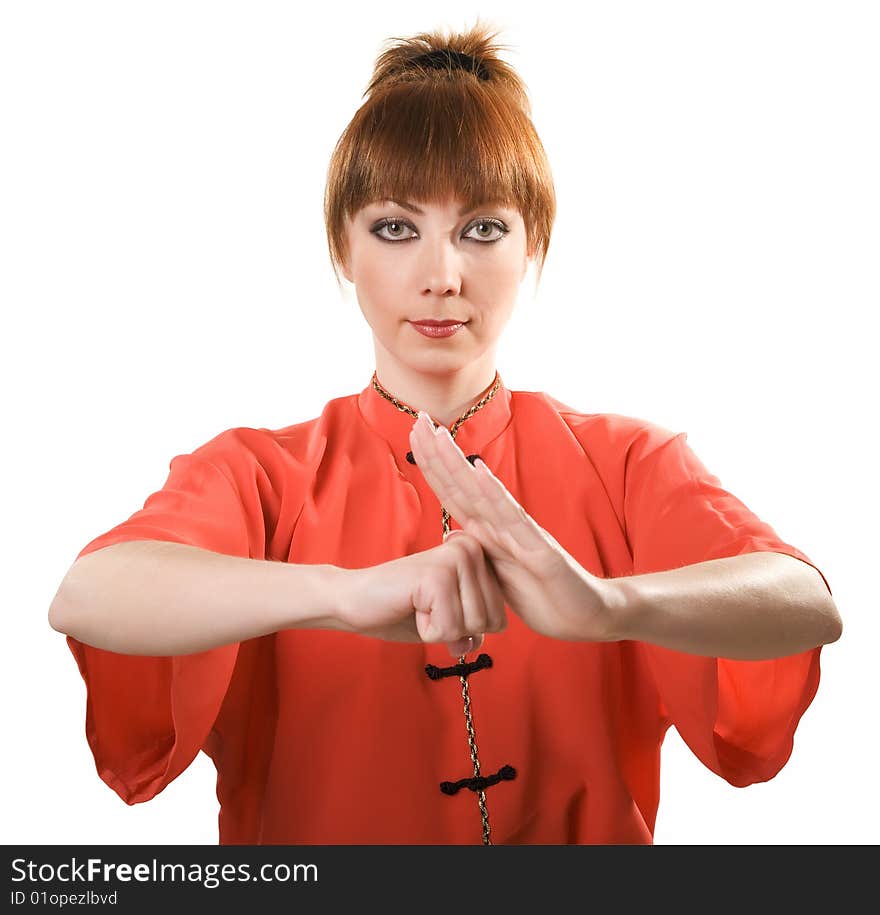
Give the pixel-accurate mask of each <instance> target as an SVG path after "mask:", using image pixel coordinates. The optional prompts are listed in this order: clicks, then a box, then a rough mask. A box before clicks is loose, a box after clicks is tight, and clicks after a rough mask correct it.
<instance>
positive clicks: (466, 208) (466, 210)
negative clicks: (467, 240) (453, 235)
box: [387, 197, 500, 216]
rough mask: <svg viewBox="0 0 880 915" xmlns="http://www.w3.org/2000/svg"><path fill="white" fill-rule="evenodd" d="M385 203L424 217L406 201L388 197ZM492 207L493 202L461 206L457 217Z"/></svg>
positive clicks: (423, 213) (423, 212)
mask: <svg viewBox="0 0 880 915" xmlns="http://www.w3.org/2000/svg"><path fill="white" fill-rule="evenodd" d="M387 202H388V203H393V204H396V205H397V206H399V207H403V209H405V210H411V211H412V212H413V213H418V214H419V216H424V215H425V211H424V210H420V209H419V208H418V207H417V206H414V205H413V204H411V203H408V202H407V201H406V200H392V199H391V198H390V197H389V198H388V200H387ZM494 205H496V204H495V202H494V201H489V202H487V203H485V204H477V206H475V207H469V206H463V207H462V208H461V209H460V210H459V211H458V215H459V216H464V214H465V213H470V212H472V211H473V210H477V209H479V208H480V207H481V206H494ZM498 205H500V204H498Z"/></svg>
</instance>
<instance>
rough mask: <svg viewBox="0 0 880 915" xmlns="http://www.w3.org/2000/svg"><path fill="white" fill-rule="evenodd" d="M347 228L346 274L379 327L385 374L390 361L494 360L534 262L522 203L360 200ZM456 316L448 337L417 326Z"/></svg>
mask: <svg viewBox="0 0 880 915" xmlns="http://www.w3.org/2000/svg"><path fill="white" fill-rule="evenodd" d="M347 231H348V249H349V258H348V262H347V263H346V264H345V265H343V268H342V273H343V275H344V276H345V278H346V279H347V280H349V282H351V283H354V285H355V288H356V292H357V298H358V303H359V305H360V308H361V311H362V312H363V315H364V317H365V318H366V319H367V322H368V323H369V325H370V327H371V328H372V330H373V336H374V339H375V341H376V355H377V363H380V364H377V368H378V370H379V372H380V375H381V374H382V369H383V368H385V367H386V366H387V365H388V363H389V360H390V362H391V363H393V366H389V367H390V368H392V369H393V374H394V375H399V374H400V373H401V372H403V373H404V374H406V373H407V370H408V371H410V372H411V371H415V372H422V373H431V374H444V373H449V372H455V371H456V370H458V369H461V368H464V367H471V368H473V367H474V365H475V363H477V362H480V361H485V362H486V364H487V366H488V365H489V364H490V363H492V364H493V365H494V350H495V348H496V345H497V342H498V339H499V337H500V335H501V331H502V330H503V329H504V326H505V325H506V323H507V321H508V320H509V318H510V315H511V312H512V310H513V306H514V304H515V302H516V298H517V294H518V290H519V286H520V284H521V283H522V280H523V277H524V276H525V273H526V270H527V268H528V261H529V256H528V253H527V250H526V247H527V246H526V233H525V224H524V223H523V220H522V217H521V215H520V213H519V212H518V211H517V210H516V209H511V208H509V207H505V206H496V205H494V204H489V205H483V206H480V207H477V208H476V209H474V210H471V211H469V212H464V213H463V212H461V205H460V202H459V201H456V200H451V201H449V202H447V203H446V204H443V205H438V204H430V203H425V202H413V201H409V202H407V201H402V200H401V201H394V202H393V201H388V200H386V201H379V202H375V203H371V204H368V205H367V206H365V207H364V208H363V209H361V210H360V211H359V212H358V213H356V214H355V215H354V217H352V218H351V219H349V222H348V230H347ZM452 319H454V320H456V321H461V322H463V326H461V327H460V328H459V329H458V330H457V331H456V332H455V333H454V334H452V335H451V336H445V337H431V336H425V335H424V334H422V333H420V332H419V331H418V330H417V329H416V327H415V326H414V322H418V321H423V320H434V321H447V320H452ZM383 362H384V363H385V364H386V366H383V365H382V364H381V363H383ZM385 374H386V376H388V377H391V375H392V372H389V371H387V369H386V372H385Z"/></svg>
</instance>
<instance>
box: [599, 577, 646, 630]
mask: <svg viewBox="0 0 880 915" xmlns="http://www.w3.org/2000/svg"><path fill="white" fill-rule="evenodd" d="M599 581H601V595H602V606H603V608H604V616H605V620H606V623H607V627H608V637H607V639H606V641H609V642H620V641H625V640H628V639H636V638H638V636H637V635H636V632H637V631H638V624H637V618H638V614H639V613H640V612H641V611H640V607H641V602H640V598H639V591H638V588H637V587H636V586H635V585H634V584H633V582H632V578H631V577H628V576H624V577H621V578H602V579H599Z"/></svg>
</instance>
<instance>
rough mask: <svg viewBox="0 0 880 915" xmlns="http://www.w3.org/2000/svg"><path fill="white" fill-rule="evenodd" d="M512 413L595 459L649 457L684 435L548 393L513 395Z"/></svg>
mask: <svg viewBox="0 0 880 915" xmlns="http://www.w3.org/2000/svg"><path fill="white" fill-rule="evenodd" d="M511 409H512V411H513V412H514V415H515V416H516V417H517V418H521V419H524V420H526V421H527V422H529V421H531V422H535V423H538V424H540V425H542V426H543V427H544V428H545V429H551V428H553V427H556V429H557V430H558V431H559V433H561V434H570V435H571V436H573V437H574V438H575V439H576V440H577V442H578V443H579V444H580V446H581V447H582V448H583V449H584V451H585V452H587V453H588V454H589V455H590V456H591V457H600V456H601V455H608V456H613V457H614V458H617V459H622V460H624V461H625V460H626V458H627V457H628V456H630V455H631V452H636V453H638V455H639V456H645V455H646V454H647V453H649V452H651V451H653V450H654V449H656V448H658V447H660V446H661V445H663V444H665V443H666V442H669V441H671V440H672V439H674V438H676V437H677V436H678V435H679V434H683V433H678V432H675V431H673V430H672V429H670V428H667V427H666V426H664V425H661V424H660V423H657V422H654V421H652V420H649V419H646V418H644V417H641V416H633V415H628V414H624V413H610V412H587V411H585V410H579V409H577V408H576V407H573V406H570V405H569V404H568V403H565V402H563V401H561V400H558V399H557V398H555V397H552V396H550V395H549V394H547V393H546V392H544V391H512V392H511Z"/></svg>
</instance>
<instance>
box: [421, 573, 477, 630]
mask: <svg viewBox="0 0 880 915" xmlns="http://www.w3.org/2000/svg"><path fill="white" fill-rule="evenodd" d="M430 594H431V597H430V612H429V614H428V615H427V618H426V619H424V620H423V624H424V625H423V626H420V630H419V631H420V634H422V639H423V640H424V641H426V642H454V641H457V640H459V639H463V638H465V637H466V636H467V635H469V633H468V632H467V631H466V630H465V628H464V624H463V621H462V620H463V611H462V608H461V593H460V591H459V584H458V571H457V570H456V569H455V568H450V569H444V570H442V571H440V572H438V573H437V574H436V575H435V576H434V582H433V584H432V585H431V587H430Z"/></svg>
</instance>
